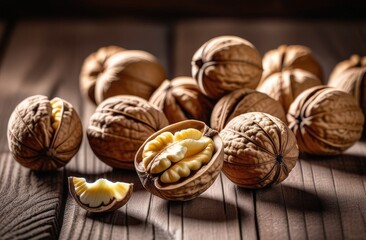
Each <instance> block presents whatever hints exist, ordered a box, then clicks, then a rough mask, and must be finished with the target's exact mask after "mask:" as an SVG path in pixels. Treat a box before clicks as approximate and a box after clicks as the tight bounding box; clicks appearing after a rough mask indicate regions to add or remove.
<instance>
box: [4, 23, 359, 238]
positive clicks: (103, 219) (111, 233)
mask: <svg viewBox="0 0 366 240" xmlns="http://www.w3.org/2000/svg"><path fill="white" fill-rule="evenodd" d="M221 34H232V35H238V36H241V37H243V38H246V39H248V40H249V41H251V42H252V43H253V44H254V45H255V46H256V47H257V48H258V50H259V51H260V52H261V54H264V53H265V52H266V51H268V50H270V49H273V48H276V47H277V46H278V45H280V44H282V43H287V44H304V45H306V46H309V47H310V48H311V49H312V50H313V51H314V54H315V55H316V57H317V58H318V59H319V61H320V62H321V63H322V65H323V69H324V73H325V77H328V75H329V72H330V71H331V69H332V68H333V66H334V65H335V64H336V63H337V62H338V61H341V60H343V59H346V58H348V57H349V56H350V55H351V54H353V53H359V54H361V55H366V22H365V21H353V22H346V21H324V20H323V21H320V20H319V21H295V20H273V19H264V20H261V19H258V20H244V19H241V20H234V19H191V20H190V19H188V20H179V21H173V22H164V21H152V22H149V21H144V20H138V19H101V20H91V19H89V20H75V19H74V20H49V19H39V20H20V21H18V22H16V23H15V24H8V23H7V22H2V23H1V22H0V39H1V41H0V44H1V46H0V54H1V56H0V64H1V65H0V119H1V121H0V143H1V144H0V150H1V155H0V239H14V238H17V239H30V238H35V239H39V238H46V239H47V238H51V239H56V238H60V239H230V240H231V239H258V238H261V239H325V238H327V239H366V142H361V141H360V142H357V143H356V144H355V145H354V146H352V147H351V148H350V149H349V150H347V151H346V152H345V153H344V154H342V155H340V156H335V157H314V156H312V157H309V156H306V157H305V156H301V159H300V160H299V161H298V162H297V165H296V167H295V168H294V170H293V171H292V172H291V174H290V176H289V177H288V179H286V180H285V181H284V182H283V183H282V184H279V185H277V186H273V187H271V188H266V189H262V190H247V189H243V188H239V187H236V186H235V185H234V184H233V183H231V182H230V181H229V180H228V179H227V178H226V177H225V176H224V175H223V174H221V175H220V177H219V178H218V179H217V180H216V182H215V183H214V184H213V186H212V187H211V188H209V189H208V190H207V191H206V192H205V193H204V194H202V195H201V196H200V197H198V198H197V199H195V200H192V201H189V202H184V203H182V202H169V201H165V200H162V199H159V198H157V197H155V196H153V195H151V194H150V193H148V192H147V191H145V189H144V188H143V187H142V185H141V183H140V182H139V179H138V177H137V175H136V173H135V172H134V171H124V170H114V169H112V168H110V167H108V166H107V165H105V164H104V163H102V162H101V161H99V160H98V159H97V158H96V156H95V155H94V154H93V153H92V151H91V149H90V146H89V144H88V141H87V138H86V136H85V134H84V139H83V142H82V146H81V148H80V151H79V152H78V154H77V155H76V156H75V157H74V158H73V159H72V160H71V162H70V163H69V164H68V165H67V166H66V167H65V168H62V169H59V170H58V171H55V172H50V173H39V172H34V171H30V170H28V169H26V168H24V167H22V166H20V165H19V164H18V163H17V162H16V161H14V160H13V158H12V156H11V154H10V153H9V149H8V145H7V144H8V143H7V138H6V129H7V121H8V119H9V116H10V113H11V112H12V111H13V109H14V108H15V106H16V105H17V104H18V103H19V102H20V101H21V100H23V99H24V98H25V97H27V96H30V95H34V94H43V95H47V96H49V97H54V96H59V97H62V98H64V99H66V100H68V101H69V102H71V103H72V104H73V105H74V107H75V108H76V109H77V111H78V113H79V114H80V116H81V118H82V123H83V126H84V130H85V128H86V126H87V125H88V121H89V117H90V116H91V114H92V113H93V112H94V110H95V106H94V105H93V104H92V103H90V102H89V101H88V100H87V99H84V98H83V97H82V96H81V95H80V92H79V82H78V81H79V80H78V75H79V72H80V68H81V65H82V62H83V60H84V59H85V57H86V56H87V55H88V54H90V53H91V52H94V51H95V50H96V49H98V48H99V47H102V46H107V45H111V44H114V45H119V46H123V47H125V48H128V49H141V50H146V51H149V52H151V53H152V54H154V55H155V56H157V58H158V59H159V61H160V62H161V63H162V64H163V65H164V66H165V67H166V69H167V71H168V73H169V77H171V78H172V77H175V76H180V75H190V59H191V57H192V55H193V53H194V51H195V50H196V49H197V48H198V47H199V46H200V45H201V44H203V43H204V42H205V41H207V40H208V39H210V38H211V37H213V36H217V35H221ZM68 176H82V177H85V178H87V180H88V181H94V180H96V179H97V178H100V177H106V178H108V179H110V180H113V181H117V180H118V181H125V182H132V183H134V184H135V189H134V194H133V196H132V198H131V199H130V201H129V202H128V204H127V205H125V206H124V207H122V208H121V209H119V210H117V211H115V212H113V213H109V214H91V213H88V212H86V211H85V210H83V209H82V208H80V207H79V206H78V205H77V204H76V202H75V201H74V200H73V199H72V198H71V197H70V195H69V193H68V187H67V184H66V182H67V177H68Z"/></svg>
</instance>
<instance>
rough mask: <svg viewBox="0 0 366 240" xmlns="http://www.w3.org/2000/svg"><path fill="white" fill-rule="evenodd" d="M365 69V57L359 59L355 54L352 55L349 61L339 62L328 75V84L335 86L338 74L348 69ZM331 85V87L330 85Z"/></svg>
mask: <svg viewBox="0 0 366 240" xmlns="http://www.w3.org/2000/svg"><path fill="white" fill-rule="evenodd" d="M365 67H366V56H364V57H361V56H359V55H357V54H353V55H352V56H351V57H350V58H349V59H346V60H344V61H341V62H339V63H338V64H337V65H336V66H335V67H334V68H333V70H332V72H331V73H330V75H329V79H328V84H330V83H332V84H335V83H336V82H337V80H336V79H335V78H338V76H339V75H340V74H342V73H343V72H345V71H347V70H349V69H359V68H365ZM332 84H331V85H332Z"/></svg>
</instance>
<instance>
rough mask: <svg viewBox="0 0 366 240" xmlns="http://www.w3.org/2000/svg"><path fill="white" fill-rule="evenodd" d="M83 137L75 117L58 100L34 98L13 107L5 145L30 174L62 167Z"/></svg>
mask: <svg viewBox="0 0 366 240" xmlns="http://www.w3.org/2000/svg"><path fill="white" fill-rule="evenodd" d="M82 137H83V130H82V125H81V121H80V118H79V115H78V114H77V112H76V111H75V109H74V108H73V106H72V105H71V104H70V103H69V102H67V101H65V100H63V99H61V98H54V99H52V100H49V99H48V98H47V97H46V96H42V95H35V96H31V97H28V98H26V99H24V100H23V101H22V102H20V103H19V104H18V106H16V108H15V109H14V111H13V113H12V114H11V116H10V119H9V122H8V144H9V149H10V152H11V153H12V155H13V157H14V159H15V160H16V161H18V162H19V163H20V164H21V165H23V166H25V167H27V168H30V169H34V170H42V171H47V170H55V169H57V168H60V167H63V166H65V165H66V164H67V163H68V162H69V161H70V160H71V158H72V157H73V156H74V155H75V154H76V153H77V152H78V150H79V147H80V144H81V141H82Z"/></svg>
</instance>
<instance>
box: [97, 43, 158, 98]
mask: <svg viewBox="0 0 366 240" xmlns="http://www.w3.org/2000/svg"><path fill="white" fill-rule="evenodd" d="M164 80H165V70H164V68H163V66H162V65H161V64H160V63H159V62H158V60H157V59H156V58H155V57H154V56H153V55H151V54H150V53H148V52H145V51H138V50H126V51H123V52H118V53H116V54H114V55H113V56H111V57H110V58H109V59H108V60H107V61H106V63H105V70H104V72H103V74H101V75H100V76H99V78H98V81H97V82H96V85H95V101H96V102H97V104H99V103H101V102H102V101H103V100H105V99H107V98H108V97H113V96H116V95H134V96H138V97H141V98H144V99H146V100H148V99H149V98H150V96H151V95H152V93H153V92H154V91H155V90H156V89H157V88H158V87H159V86H160V84H161V83H162V82H163V81H164Z"/></svg>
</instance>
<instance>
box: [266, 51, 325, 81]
mask: <svg viewBox="0 0 366 240" xmlns="http://www.w3.org/2000/svg"><path fill="white" fill-rule="evenodd" d="M297 68H300V69H302V70H305V71H308V72H310V73H312V74H314V75H315V76H317V77H318V79H319V80H320V81H321V82H323V70H322V67H321V65H320V63H319V61H318V60H317V59H316V58H315V56H314V55H313V53H312V52H311V49H310V48H308V47H306V46H303V45H285V44H284V45H281V46H279V47H278V48H277V49H273V50H270V51H268V52H267V53H266V54H264V56H263V75H262V80H264V79H266V78H267V77H268V76H269V75H271V74H273V73H276V72H281V71H283V70H290V69H297Z"/></svg>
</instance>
